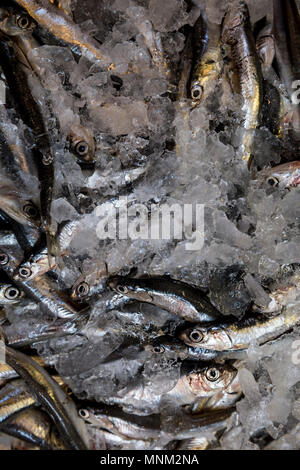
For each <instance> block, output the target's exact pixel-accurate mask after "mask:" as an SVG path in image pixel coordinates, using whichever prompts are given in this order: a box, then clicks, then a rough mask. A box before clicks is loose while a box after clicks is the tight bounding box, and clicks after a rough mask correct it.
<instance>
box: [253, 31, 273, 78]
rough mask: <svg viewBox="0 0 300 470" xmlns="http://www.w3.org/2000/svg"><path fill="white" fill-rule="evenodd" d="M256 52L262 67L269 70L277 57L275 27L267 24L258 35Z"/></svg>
mask: <svg viewBox="0 0 300 470" xmlns="http://www.w3.org/2000/svg"><path fill="white" fill-rule="evenodd" d="M256 50H257V54H258V57H259V59H260V62H261V64H262V67H263V68H264V69H265V70H269V69H270V68H271V66H272V64H273V61H274V57H275V39H274V36H273V26H272V25H271V24H267V25H266V26H265V27H264V28H263V29H262V30H261V31H260V33H259V34H258V36H257V39H256Z"/></svg>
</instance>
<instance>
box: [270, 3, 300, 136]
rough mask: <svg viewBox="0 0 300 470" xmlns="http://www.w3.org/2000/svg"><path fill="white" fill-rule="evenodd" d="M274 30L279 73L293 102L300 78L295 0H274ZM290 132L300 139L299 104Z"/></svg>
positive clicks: (299, 34)
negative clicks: (295, 87) (295, 85)
mask: <svg viewBox="0 0 300 470" xmlns="http://www.w3.org/2000/svg"><path fill="white" fill-rule="evenodd" d="M273 30H274V38H275V52H276V60H277V64H278V69H279V75H280V78H281V80H282V82H283V83H284V85H285V88H286V90H287V92H288V95H289V97H290V101H291V102H293V100H292V94H293V92H294V88H293V82H294V81H297V80H300V14H299V10H298V7H297V3H296V1H295V0H289V1H288V2H287V1H285V0H273ZM290 134H291V136H292V137H293V139H294V140H296V141H298V140H299V139H300V105H299V104H294V105H293V111H292V117H291V120H290Z"/></svg>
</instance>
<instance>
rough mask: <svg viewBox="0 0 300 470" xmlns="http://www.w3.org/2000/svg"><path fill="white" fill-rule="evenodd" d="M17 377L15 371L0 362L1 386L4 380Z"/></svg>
mask: <svg viewBox="0 0 300 470" xmlns="http://www.w3.org/2000/svg"><path fill="white" fill-rule="evenodd" d="M17 377H18V374H17V373H16V371H14V370H13V369H12V368H11V367H10V366H9V365H7V364H3V363H2V362H0V386H1V387H2V386H3V385H4V384H5V383H6V382H8V381H9V380H11V379H15V378H17Z"/></svg>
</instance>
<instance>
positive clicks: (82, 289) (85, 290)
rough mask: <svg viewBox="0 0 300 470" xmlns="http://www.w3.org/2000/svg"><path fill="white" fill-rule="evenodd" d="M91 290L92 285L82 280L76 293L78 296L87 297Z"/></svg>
mask: <svg viewBox="0 0 300 470" xmlns="http://www.w3.org/2000/svg"><path fill="white" fill-rule="evenodd" d="M89 292H90V286H89V285H88V283H87V282H81V283H80V284H78V286H77V287H76V294H77V295H78V297H85V296H87V295H88V294H89Z"/></svg>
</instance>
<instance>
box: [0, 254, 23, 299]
mask: <svg viewBox="0 0 300 470" xmlns="http://www.w3.org/2000/svg"><path fill="white" fill-rule="evenodd" d="M0 263H1V261H0ZM23 295H24V294H23V292H22V291H20V290H19V289H18V288H17V287H15V286H14V285H12V284H0V305H3V306H5V305H13V304H16V303H18V302H19V301H20V299H21V298H22V297H23Z"/></svg>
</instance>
